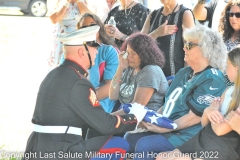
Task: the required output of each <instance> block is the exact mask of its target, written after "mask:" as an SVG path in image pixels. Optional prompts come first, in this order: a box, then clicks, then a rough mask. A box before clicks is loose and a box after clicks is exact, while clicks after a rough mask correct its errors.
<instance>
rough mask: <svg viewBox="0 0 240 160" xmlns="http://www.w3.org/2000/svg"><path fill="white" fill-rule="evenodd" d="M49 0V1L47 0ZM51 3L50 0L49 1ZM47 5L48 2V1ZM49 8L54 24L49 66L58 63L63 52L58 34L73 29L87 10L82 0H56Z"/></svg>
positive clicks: (55, 65) (53, 66)
mask: <svg viewBox="0 0 240 160" xmlns="http://www.w3.org/2000/svg"><path fill="white" fill-rule="evenodd" d="M49 2H50V1H49ZM51 3H52V2H51ZM48 6H49V3H48ZM51 6H53V7H52V8H53V9H52V10H50V19H51V21H52V23H53V24H54V29H53V42H52V43H53V44H52V45H53V46H52V47H53V48H52V50H51V54H50V57H49V59H48V64H49V65H50V66H51V68H55V67H57V66H58V65H59V61H60V58H61V55H62V53H63V50H62V43H61V42H60V41H59V40H58V37H59V36H60V35H63V34H66V33H69V32H72V31H75V30H76V29H77V28H76V24H77V22H78V21H79V19H80V15H81V14H82V13H85V12H89V10H88V8H87V6H86V4H85V3H84V2H83V1H82V0H57V1H56V2H55V4H54V5H50V8H51Z"/></svg>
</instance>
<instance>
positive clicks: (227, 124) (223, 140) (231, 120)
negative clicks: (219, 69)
mask: <svg viewBox="0 0 240 160" xmlns="http://www.w3.org/2000/svg"><path fill="white" fill-rule="evenodd" d="M239 67H240V48H235V49H233V50H232V51H230V52H229V54H228V61H227V75H228V77H229V79H230V81H231V82H234V84H235V86H231V87H228V88H227V89H226V90H225V92H224V93H223V94H222V96H221V99H220V98H217V99H215V100H214V101H213V102H212V104H211V105H210V107H208V108H206V109H205V110H204V113H203V116H202V119H201V121H202V126H203V127H204V128H203V129H202V130H201V131H200V132H199V133H198V134H197V135H196V136H194V137H193V138H192V139H191V140H189V141H188V142H186V143H185V144H183V145H182V146H180V147H178V149H176V150H174V151H172V152H169V153H160V154H159V157H158V158H157V160H168V159H169V160H170V159H173V158H177V159H186V160H187V159H189V160H191V159H192V158H200V159H204V160H206V159H214V158H217V159H221V160H229V159H231V160H237V159H239V158H240V157H239V155H238V154H240V153H239V152H238V151H237V147H239V146H240V136H239V134H240V108H238V107H239V105H240V99H239V97H240V88H239V86H240V72H239ZM183 153H185V155H184V154H183ZM164 154H165V155H168V156H167V157H168V158H163V155H164ZM189 155H191V156H190V157H191V158H190V157H189ZM165 157H166V156H165ZM180 157H181V158H180Z"/></svg>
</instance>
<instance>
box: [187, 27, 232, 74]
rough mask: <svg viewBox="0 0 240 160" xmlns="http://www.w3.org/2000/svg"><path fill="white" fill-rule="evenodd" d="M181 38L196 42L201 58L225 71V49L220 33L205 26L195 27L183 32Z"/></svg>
mask: <svg viewBox="0 0 240 160" xmlns="http://www.w3.org/2000/svg"><path fill="white" fill-rule="evenodd" d="M183 38H184V39H185V40H187V41H190V40H198V44H199V47H200V48H201V50H202V52H203V56H204V57H206V58H207V59H208V60H209V63H210V65H211V66H212V67H214V68H218V69H219V70H221V71H225V68H226V60H227V47H226V45H225V44H224V42H223V38H222V36H221V35H220V33H218V32H217V31H214V30H212V29H210V28H208V27H207V26H204V25H197V26H195V27H192V28H187V29H186V30H185V31H184V32H183Z"/></svg>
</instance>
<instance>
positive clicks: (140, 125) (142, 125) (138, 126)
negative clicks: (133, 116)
mask: <svg viewBox="0 0 240 160" xmlns="http://www.w3.org/2000/svg"><path fill="white" fill-rule="evenodd" d="M137 128H143V129H147V128H146V127H145V126H144V124H143V123H142V122H140V123H138V125H137Z"/></svg>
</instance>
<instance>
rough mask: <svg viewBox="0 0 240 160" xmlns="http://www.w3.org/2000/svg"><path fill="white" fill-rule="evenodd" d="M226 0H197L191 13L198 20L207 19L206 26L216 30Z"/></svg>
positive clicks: (203, 20)
mask: <svg viewBox="0 0 240 160" xmlns="http://www.w3.org/2000/svg"><path fill="white" fill-rule="evenodd" d="M227 2H228V0H198V3H197V4H196V5H195V7H194V8H193V14H194V16H195V18H196V19H197V20H199V21H200V22H205V21H208V27H210V28H213V29H214V30H218V25H219V21H220V17H221V13H222V11H223V10H224V7H225V6H226V4H227Z"/></svg>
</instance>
